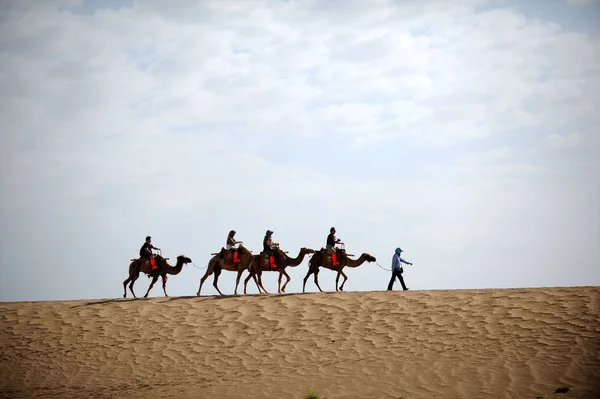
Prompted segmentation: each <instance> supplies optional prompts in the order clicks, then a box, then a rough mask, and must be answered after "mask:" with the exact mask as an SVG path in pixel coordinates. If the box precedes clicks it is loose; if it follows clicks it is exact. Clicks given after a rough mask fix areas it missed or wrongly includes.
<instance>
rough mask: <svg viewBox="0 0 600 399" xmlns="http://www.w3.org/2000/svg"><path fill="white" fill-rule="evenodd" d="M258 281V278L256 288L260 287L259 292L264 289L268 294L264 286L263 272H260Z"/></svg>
mask: <svg viewBox="0 0 600 399" xmlns="http://www.w3.org/2000/svg"><path fill="white" fill-rule="evenodd" d="M257 274H258V281H256V276H255V277H254V281H256V286H257V287H258V292H259V293H260V289H261V288H262V290H263V292H264V293H265V294H268V292H267V290H266V289H265V287H264V286H263V283H262V270H259V271H258V273H257Z"/></svg>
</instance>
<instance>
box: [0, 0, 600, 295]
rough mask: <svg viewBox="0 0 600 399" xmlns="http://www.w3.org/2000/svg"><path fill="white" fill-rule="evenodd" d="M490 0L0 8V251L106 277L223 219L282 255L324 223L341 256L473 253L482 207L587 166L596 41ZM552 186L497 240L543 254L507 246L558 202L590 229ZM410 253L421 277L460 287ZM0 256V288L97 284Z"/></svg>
mask: <svg viewBox="0 0 600 399" xmlns="http://www.w3.org/2000/svg"><path fill="white" fill-rule="evenodd" d="M504 3H505V2H469V1H452V2H444V3H443V4H442V3H438V2H405V3H403V4H402V6H400V5H399V3H397V2H394V1H377V2H369V3H365V2H362V1H361V2H358V1H356V2H350V3H349V2H344V6H343V7H342V6H341V3H338V2H326V1H313V2H280V1H273V2H271V1H252V2H250V1H214V2H201V3H190V2H185V1H181V2H170V3H169V4H168V5H166V3H164V2H162V1H140V2H136V3H135V7H134V8H126V7H125V8H119V9H110V8H102V5H101V4H99V3H94V4H95V6H96V7H98V9H96V10H94V9H90V7H92V6H90V5H82V3H81V2H52V3H51V2H43V3H39V2H13V3H3V7H4V9H3V10H2V13H1V14H3V16H2V17H1V18H3V19H2V24H0V37H1V38H2V39H0V53H1V54H0V55H1V59H2V61H1V63H0V89H1V90H0V92H1V93H2V94H1V96H0V122H1V126H2V129H3V130H2V134H1V135H0V168H1V176H2V192H3V194H2V197H1V199H2V201H1V212H2V218H3V220H7V222H6V223H3V227H2V229H3V230H2V237H3V239H4V238H6V237H8V236H10V237H9V238H6V240H0V242H1V241H4V242H3V243H2V244H1V245H3V246H2V247H1V248H0V249H1V250H2V252H3V253H4V254H5V256H6V257H7V259H9V260H10V262H9V263H15V262H17V261H19V262H25V263H26V264H27V266H24V267H25V269H26V270H30V269H34V270H37V269H36V268H37V265H38V263H37V261H36V259H37V258H36V256H38V255H37V254H35V253H33V254H30V255H26V258H25V259H23V258H22V254H23V253H24V252H27V251H26V248H28V245H29V243H30V242H31V241H32V240H33V241H38V240H39V241H43V243H42V244H40V247H41V248H43V250H42V251H43V252H45V253H46V252H47V253H52V254H54V256H56V259H60V260H61V261H60V262H59V263H61V264H64V266H62V267H73V265H72V264H71V263H69V262H70V259H72V258H71V256H73V257H74V258H77V257H82V256H89V251H90V248H95V247H96V246H97V247H101V248H115V249H114V250H111V251H110V254H107V255H106V256H107V257H108V263H109V264H110V265H111V266H110V267H112V268H114V269H110V270H111V271H110V273H114V274H119V273H122V272H123V270H124V269H123V268H124V267H125V266H121V265H122V264H125V263H126V262H125V263H123V262H124V261H123V259H128V258H129V257H130V256H135V252H136V248H135V247H136V246H137V245H138V240H139V237H144V236H145V235H147V234H152V235H153V236H154V237H156V239H157V240H159V241H161V242H162V243H164V244H159V245H160V246H162V247H163V248H165V249H167V248H172V250H173V251H176V250H178V249H179V248H181V250H182V251H185V252H187V253H188V254H190V255H192V252H193V256H192V257H193V258H195V259H194V260H196V259H199V260H198V262H197V263H200V264H201V263H202V261H203V260H204V259H205V258H206V254H208V253H210V252H211V251H213V250H214V247H215V246H216V245H221V241H222V237H220V236H218V235H219V234H223V233H222V232H226V231H228V230H229V229H230V228H232V226H237V227H235V228H236V230H238V231H240V232H242V234H243V235H245V236H246V235H247V236H249V237H247V238H244V241H248V240H250V241H251V242H254V244H253V245H252V246H253V247H254V248H255V250H257V249H258V248H259V246H260V236H261V235H262V234H263V233H264V230H266V228H269V226H272V227H273V229H274V230H276V231H277V232H278V234H280V237H281V241H282V242H285V243H286V245H289V246H290V247H291V248H290V251H291V252H294V250H293V247H294V246H300V245H311V246H315V247H316V246H320V245H322V240H323V238H322V237H321V236H320V235H321V232H322V231H325V232H327V231H328V229H329V227H330V225H338V226H340V228H339V229H338V230H340V234H343V235H344V236H345V238H346V240H347V241H348V242H349V243H351V245H352V252H358V251H362V250H364V251H367V250H368V251H370V252H374V253H376V254H387V252H389V248H392V249H393V248H395V246H397V245H398V241H402V242H404V243H407V245H406V246H407V248H410V247H412V248H413V251H411V252H412V253H413V254H415V257H418V256H422V260H421V262H423V263H427V262H429V263H430V264H431V265H433V264H440V263H442V262H445V261H442V259H445V258H446V257H447V256H448V255H449V254H451V253H452V254H463V255H465V257H468V258H469V259H471V260H470V262H471V261H472V262H480V263H481V264H483V263H485V262H486V261H487V259H488V258H487V256H488V253H486V252H485V251H483V249H481V248H486V243H489V242H490V241H491V240H499V239H502V237H503V234H514V233H512V232H511V233H509V230H510V226H509V224H507V223H500V222H501V219H502V215H506V214H509V215H510V217H509V219H511V220H513V221H519V220H521V219H519V218H524V217H526V215H527V214H528V213H529V212H530V208H529V206H530V204H531V203H537V202H544V201H545V197H544V195H546V194H547V192H548V188H547V187H549V186H550V187H551V186H552V183H553V182H555V180H553V179H559V178H560V179H563V178H565V179H567V180H568V178H571V179H573V180H577V179H578V178H580V177H581V176H584V175H585V176H587V175H588V174H589V173H592V171H593V172H596V171H598V165H599V164H598V161H597V159H598V157H597V156H596V157H595V156H594V154H595V153H596V152H595V151H598V149H599V143H598V140H597V137H598V131H597V126H598V125H599V122H600V121H599V119H598V116H597V112H596V110H597V109H598V108H600V97H599V95H598V92H599V89H600V79H599V78H598V76H600V75H599V72H600V67H598V65H600V64H599V63H598V62H597V54H598V49H599V41H598V37H595V36H590V35H585V34H582V33H575V32H570V31H568V30H566V29H565V28H563V27H562V26H561V25H560V24H559V23H557V22H555V21H545V20H538V19H532V18H529V17H526V16H525V15H524V14H522V13H521V12H520V11H519V10H518V8H516V7H517V6H518V5H517V6H507V5H506V4H504ZM81 7H84V8H85V7H87V8H85V11H86V12H81ZM574 132H578V133H574ZM557 176H559V177H557ZM567 177H568V178H567ZM561 181H562V180H561ZM573 187H574V188H573V189H574V190H576V192H573V193H572V197H565V198H563V200H564V201H567V202H563V203H562V205H561V204H555V207H556V208H557V209H558V210H557V211H556V212H557V215H556V216H555V217H553V218H550V219H549V221H547V222H546V223H547V225H546V228H547V229H546V230H545V231H544V232H541V233H540V232H539V231H537V230H536V229H537V227H536V225H535V223H531V224H526V225H523V227H522V228H520V230H519V232H518V234H515V235H514V237H512V236H511V240H510V243H508V244H506V245H507V246H508V247H511V246H512V248H514V249H515V251H517V250H518V251H521V252H520V253H521V254H522V255H523V257H524V258H526V257H529V258H528V259H530V258H531V257H533V258H534V259H536V258H535V257H536V256H538V258H537V259H542V258H541V257H539V253H537V252H535V251H533V250H528V249H527V248H523V247H522V246H521V245H522V244H521V243H522V242H527V240H529V239H530V237H532V236H533V235H536V236H537V235H540V234H541V236H542V237H546V239H547V240H548V241H549V242H554V241H553V240H559V238H560V239H561V240H562V239H563V238H564V237H563V236H557V235H553V234H551V233H549V232H548V231H550V230H552V228H558V225H559V224H560V223H563V222H564V221H565V220H566V218H567V216H566V215H573V214H576V216H574V220H576V221H577V222H579V223H580V227H581V228H582V229H583V230H585V231H586V232H588V233H590V234H589V235H588V236H589V240H590V242H592V241H593V234H594V233H595V232H596V231H595V230H593V229H592V228H591V227H589V225H588V224H587V222H585V221H584V218H583V216H581V215H580V214H579V213H576V212H575V211H574V209H573V206H572V205H570V203H569V202H568V201H571V203H572V204H578V206H582V204H583V206H584V207H587V208H586V209H587V211H588V213H589V214H592V215H595V214H597V203H596V204H594V203H593V202H591V201H590V202H586V201H584V199H589V198H593V195H594V191H593V190H591V189H589V191H585V190H583V189H582V187H581V186H577V185H575V186H573ZM592 187H593V186H592ZM577 190H579V191H577ZM509 194H510V195H509ZM523 198H529V199H530V200H531V202H526V204H525V205H524V204H523V203H522V202H519V201H520V200H522V199H523ZM505 199H506V200H507V201H509V203H508V204H507V203H506V202H504V200H505ZM585 204H587V205H585ZM594 212H596V213H594ZM539 217H541V216H539ZM513 218H514V219H513ZM577 222H570V223H572V224H569V225H568V228H569V229H571V230H570V231H573V230H574V229H577V227H578V226H577V224H576V223H577ZM498 226H500V227H498ZM63 230H64V231H63ZM342 232H343V233H342ZM216 236H218V237H216ZM254 236H256V237H254ZM250 237H254V238H250ZM90 240H92V241H94V244H90V242H89V241H90ZM252 240H254V241H252ZM116 241H118V243H116ZM473 242H477V245H478V248H479V249H477V250H474V249H473V248H472V246H471V245H472V243H473ZM169 245H170V246H171V247H169ZM402 245H403V246H405V245H404V244H402ZM577 245H580V244H577ZM132 246H133V247H134V248H133V249H131V248H130V247H132ZM176 248H177V249H176ZM169 250H171V249H169ZM528 251H529V252H528ZM591 251H592V249H590V250H589V251H588V252H584V254H587V255H590V256H589V257H585V256H583V255H582V259H583V260H586V259H593V258H592V257H591V254H592V252H591ZM132 252H133V253H132ZM66 254H69V255H66ZM71 254H73V255H71ZM386 256H387V255H386ZM559 258H560V257H559V256H557V259H559ZM543 259H544V260H545V259H546V258H543ZM97 262H98V266H95V267H101V266H100V264H106V260H105V261H100V260H98V261H97ZM453 262H454V261H453ZM456 262H458V261H456ZM557 262H558V261H557ZM92 263H93V262H92ZM589 264H590V263H589V262H588V263H586V262H583V263H582V265H581V266H579V267H580V269H578V270H579V276H583V274H582V273H585V272H586V270H587V269H585V267H587V265H589ZM112 265H114V266H112ZM432 267H433V266H432ZM454 267H455V268H459V269H458V270H462V271H464V272H465V273H469V272H470V270H469V269H460V267H465V268H466V267H467V266H464V265H463V266H460V265H458V264H456V263H454ZM521 267H525V265H524V264H523V263H521ZM536 267H537V266H536ZM548 267H555V268H556V269H557V270H558V269H559V267H560V266H559V264H558V263H556V264H552V265H550V266H548ZM28 268H29V269H28ZM364 270H365V272H362V271H357V272H356V273H359V275H363V274H362V273H367V272H366V270H367V269H364ZM417 270H419V269H417ZM421 270H422V271H415V273H416V274H415V280H416V281H417V282H419V284H421V286H423V287H433V288H435V287H440V286H441V285H444V284H449V283H448V282H447V281H450V282H452V283H455V284H457V285H458V284H459V281H458V280H456V279H453V277H451V276H448V275H439V276H437V277H435V273H433V274H434V276H432V277H431V278H432V280H430V281H426V280H424V278H425V277H426V276H429V274H428V273H429V272H428V271H427V270H428V269H426V268H425V267H424V268H423V269H421ZM429 270H437V269H435V268H434V269H429ZM437 272H438V271H436V273H437ZM440 272H441V271H440ZM14 273H15V274H14V275H11V276H8V277H7V278H6V279H5V280H4V283H2V284H5V285H6V284H8V285H6V286H5V285H3V286H2V290H1V291H2V292H3V293H5V292H6V293H7V294H4V295H5V297H2V299H5V298H8V299H10V298H25V297H27V298H30V297H59V296H60V295H67V296H71V295H73V296H76V295H88V294H89V295H92V294H93V295H107V296H110V295H112V293H113V291H111V290H112V286H113V285H114V284H115V283H114V281H112V280H110V282H106V284H110V287H111V288H108V287H109V286H108V285H102V284H100V285H99V286H98V287H97V288H93V289H94V291H93V292H92V291H86V290H85V289H84V288H81V287H78V288H73V291H69V293H68V294H67V293H64V294H63V293H62V292H59V291H57V290H56V288H55V287H53V286H48V287H43V288H40V287H38V288H40V289H43V290H45V291H40V292H32V291H26V292H23V293H21V292H18V291H17V290H16V289H14V287H17V286H18V283H19V281H22V279H23V278H24V277H23V276H24V275H22V274H19V273H20V272H14ZM23 273H30V271H26V272H23ZM41 273H43V272H41ZM186 273H187V272H186ZM297 273H298V275H300V274H302V272H301V271H299V270H298V271H297ZM419 273H422V274H419ZM84 275H85V274H84V273H83V272H81V275H79V278H83V276H84ZM575 275H576V276H577V275H578V274H577V273H575ZM188 276H195V275H194V274H193V273H191V272H190V273H188ZM594 276H595V278H596V279H597V280H596V281H599V280H598V275H597V274H596V275H594ZM363 277H364V278H363V279H362V281H360V283H359V282H358V281H357V282H356V286H355V287H358V288H361V289H373V288H374V286H375V283H374V282H373V277H372V276H370V275H368V274H364V275H363ZM48 278H49V276H48ZM295 278H297V277H295ZM378 278H379V277H378ZM381 278H383V279H385V277H381ZM500 278H502V277H500ZM581 278H583V277H581ZM420 279H422V280H420ZM191 280H194V281H192V283H193V284H192V283H189V284H190V285H195V279H194V278H191ZM171 281H173V282H172V283H171ZM176 281H177V279H172V280H170V284H174V285H175V290H173V291H172V292H177V288H180V289H181V292H182V293H184V291H185V290H187V291H189V289H188V288H189V286H188V285H186V284H188V283H185V282H184V281H185V278H182V279H181V282H180V283H177V282H176ZM225 281H227V277H225ZM499 281H500V282H499V284H508V282H509V281H510V282H511V283H514V284H518V283H520V284H534V283H535V281H531V280H522V281H521V282H519V280H507V279H504V280H499ZM544 281H546V280H544ZM552 281H558V280H552ZM577 281H581V279H580V280H577ZM117 283H118V281H117ZM492 283H493V281H490V280H489V279H486V276H485V275H482V276H478V277H477V279H475V280H473V282H472V284H473V285H477V284H479V285H490V284H492ZM177 284H180V285H177ZM470 284H471V283H470ZM116 285H117V287H116V288H117V289H118V288H119V287H118V284H116ZM9 286H10V287H9ZM295 287H296V288H297V286H295ZM5 288H6V289H5ZM9 288H10V291H9ZM196 288H197V287H196ZM290 288H291V289H296V288H292V286H290ZM187 291H185V292H187ZM194 292H195V291H194Z"/></svg>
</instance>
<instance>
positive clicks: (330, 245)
mask: <svg viewBox="0 0 600 399" xmlns="http://www.w3.org/2000/svg"><path fill="white" fill-rule="evenodd" d="M336 244H343V242H342V241H341V240H340V239H339V238H336V237H335V227H332V228H331V229H329V235H328V236H327V246H326V247H325V248H326V249H327V253H330V254H331V262H332V263H333V266H337V265H339V264H340V262H338V260H337V253H336V248H335V245H336Z"/></svg>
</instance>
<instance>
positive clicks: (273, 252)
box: [263, 230, 279, 269]
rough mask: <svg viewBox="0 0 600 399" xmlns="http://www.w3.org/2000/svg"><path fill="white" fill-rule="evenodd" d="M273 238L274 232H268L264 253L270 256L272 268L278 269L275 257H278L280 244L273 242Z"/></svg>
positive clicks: (264, 241) (264, 243)
mask: <svg viewBox="0 0 600 399" xmlns="http://www.w3.org/2000/svg"><path fill="white" fill-rule="evenodd" d="M272 236H273V232H272V231H271V230H267V233H266V234H265V238H264V239H263V252H264V253H265V254H267V255H269V260H270V261H271V267H272V268H273V269H277V264H276V263H275V256H278V249H279V243H277V242H273V239H272Z"/></svg>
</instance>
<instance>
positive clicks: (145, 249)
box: [140, 236, 160, 270]
mask: <svg viewBox="0 0 600 399" xmlns="http://www.w3.org/2000/svg"><path fill="white" fill-rule="evenodd" d="M151 242H152V237H150V236H147V237H146V242H145V243H144V245H142V247H141V248H140V259H144V260H145V259H148V260H150V264H151V265H152V270H156V269H158V266H156V261H155V260H154V256H155V255H154V254H153V253H152V250H153V249H154V250H157V251H160V248H158V247H155V246H154V245H152V243H151Z"/></svg>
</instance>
